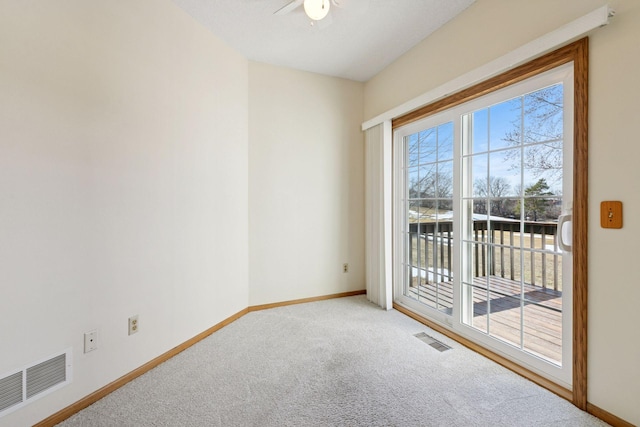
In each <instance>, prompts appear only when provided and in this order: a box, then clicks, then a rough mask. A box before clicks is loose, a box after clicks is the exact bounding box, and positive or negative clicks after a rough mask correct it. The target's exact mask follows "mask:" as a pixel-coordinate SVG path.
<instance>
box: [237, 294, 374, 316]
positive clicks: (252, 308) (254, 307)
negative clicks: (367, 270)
mask: <svg viewBox="0 0 640 427" xmlns="http://www.w3.org/2000/svg"><path fill="white" fill-rule="evenodd" d="M366 293H367V291H366V290H365V289H362V290H359V291H351V292H341V293H339V294H331V295H322V296H319V297H311V298H302V299H294V300H290V301H283V302H274V303H271V304H261V305H252V306H249V311H260V310H268V309H270V308H277V307H284V306H287V305H293V304H304V303H306V302H316V301H324V300H328V299H334V298H344V297H352V296H355V295H363V294H366Z"/></svg>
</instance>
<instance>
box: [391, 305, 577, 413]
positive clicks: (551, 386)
mask: <svg viewBox="0 0 640 427" xmlns="http://www.w3.org/2000/svg"><path fill="white" fill-rule="evenodd" d="M393 308H394V309H396V310H398V311H399V312H400V313H403V314H406V315H407V316H409V317H411V318H412V319H415V320H417V321H418V322H420V323H422V324H423V325H426V326H428V327H430V328H431V329H433V330H435V331H438V332H440V333H441V334H442V335H445V336H447V337H449V338H451V339H452V340H454V341H457V342H459V343H460V344H462V345H463V346H465V347H467V348H469V349H471V350H473V351H475V352H476V353H479V354H481V355H483V356H485V357H486V358H487V359H491V360H493V361H494V362H496V363H498V364H499V365H502V366H504V367H505V368H507V369H509V370H510V371H513V372H515V373H516V374H518V375H520V376H523V377H525V378H527V379H528V380H530V381H533V382H534V383H536V384H538V385H539V386H541V387H544V388H546V389H547V390H549V391H551V392H553V393H555V394H557V395H558V396H560V397H562V398H563V399H567V400H569V401H571V399H572V398H573V394H572V393H571V390H567V389H566V388H564V387H561V386H559V385H558V384H556V383H554V382H553V381H550V380H548V379H547V378H545V377H543V376H541V375H538V374H536V373H535V372H532V371H530V370H528V369H526V368H523V367H522V366H520V365H518V364H516V363H514V362H512V361H511V360H509V359H507V358H505V357H502V356H500V355H499V354H496V353H494V352H492V351H491V350H487V349H486V348H484V347H481V346H479V345H478V344H476V343H474V342H473V341H470V340H468V339H466V338H464V337H462V336H460V335H458V334H456V333H455V332H452V331H450V330H449V329H447V328H444V327H442V326H440V325H438V324H437V323H435V322H433V321H431V320H429V319H426V318H424V317H422V316H420V315H419V314H416V313H414V312H413V311H411V310H409V309H407V308H404V307H402V306H401V305H398V304H393Z"/></svg>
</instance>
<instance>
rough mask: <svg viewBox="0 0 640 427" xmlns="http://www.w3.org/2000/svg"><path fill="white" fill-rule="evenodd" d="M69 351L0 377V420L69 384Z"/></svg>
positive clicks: (70, 366)
mask: <svg viewBox="0 0 640 427" xmlns="http://www.w3.org/2000/svg"><path fill="white" fill-rule="evenodd" d="M71 368H72V365H71V349H68V350H67V351H66V352H64V353H61V354H60V353H58V354H56V355H54V356H52V357H49V358H47V359H45V360H40V361H38V362H37V363H33V364H31V365H29V366H26V367H24V368H23V369H21V370H19V371H18V372H15V371H14V372H12V373H10V374H9V375H4V376H0V417H3V416H4V415H7V414H8V413H10V412H13V411H15V410H17V409H19V408H21V407H23V406H25V405H27V404H29V403H31V402H32V401H34V400H36V399H39V398H40V397H42V396H46V395H47V394H49V393H52V392H54V391H55V390H58V389H59V388H60V387H63V386H65V385H67V384H69V383H70V382H71V371H72V370H71Z"/></svg>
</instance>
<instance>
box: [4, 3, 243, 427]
mask: <svg viewBox="0 0 640 427" xmlns="http://www.w3.org/2000/svg"><path fill="white" fill-rule="evenodd" d="M247 91H248V62H247V60H246V59H244V58H243V57H241V56H240V55H239V54H237V53H235V52H233V51H232V50H231V49H229V48H228V47H226V46H225V45H223V44H222V43H221V42H220V41H219V40H218V39H216V38H214V37H213V36H212V35H211V34H210V33H209V32H207V31H206V30H204V29H203V28H201V27H200V26H199V25H197V24H196V23H195V22H194V21H193V20H192V19H191V18H190V17H188V16H187V15H186V14H185V13H183V12H182V11H181V10H180V9H178V8H177V7H176V6H175V5H173V3H171V2H170V1H168V0H133V1H130V0H110V1H99V2H95V1H93V2H87V1H84V0H64V1H55V2H53V1H47V0H41V1H28V2H27V1H23V0H3V1H2V2H0V94H1V95H0V129H1V136H0V281H1V283H2V285H1V286H2V296H1V297H0V325H1V326H0V375H1V374H3V373H6V372H8V371H11V370H14V369H18V368H21V367H23V366H24V365H26V364H29V363H31V362H35V361H37V360H39V359H42V358H44V357H48V356H50V355H52V354H53V353H55V352H58V351H62V350H64V349H66V348H67V347H73V353H74V358H75V361H74V362H75V363H74V365H75V366H74V381H73V383H72V384H71V385H69V386H67V387H65V388H63V389H61V390H60V391H58V392H56V393H53V394H51V395H49V396H47V397H45V398H43V399H40V400H39V401H37V402H35V403H33V404H31V405H29V406H27V407H25V408H23V409H21V410H19V411H16V412H14V413H12V414H9V415H7V416H5V417H3V418H0V426H25V425H31V424H32V423H34V422H37V421H39V420H41V419H43V418H45V417H47V416H49V415H50V414H52V413H54V412H55V411H57V410H59V409H61V408H63V407H66V406H67V405H70V404H71V403H73V402H75V401H77V400H79V399H80V398H82V397H84V396H86V395H87V394H89V393H91V392H93V391H94V390H96V389H98V388H99V387H102V386H104V385H105V384H107V383H109V382H111V381H113V380H115V379H116V378H118V377H120V376H122V375H123V374H125V373H127V372H129V371H131V370H132V369H134V368H136V367H138V366H140V365H142V364H143V363H145V362H147V361H149V360H151V359H152V358H154V357H156V356H158V355H159V354H162V353H163V352H165V351H167V350H169V349H171V348H172V347H174V346H176V345H178V344H180V343H182V342H184V341H185V340H187V339H189V338H191V337H192V336H194V335H196V334H198V333H199V332H202V331H203V330H205V329H207V328H209V327H211V326H213V325H214V324H216V323H218V322H219V321H221V320H223V319H225V318H227V317H229V316H230V315H232V314H234V313H236V312H238V311H240V310H242V309H244V308H246V307H247V305H248V271H247V261H248V230H247V225H248V169H247V168H248V124H247V120H248V93H247ZM133 314H139V316H140V325H141V330H140V332H139V333H138V334H137V335H134V336H131V337H129V336H127V318H128V317H129V316H131V315H133ZM92 329H97V330H98V334H99V335H98V340H99V343H98V349H97V350H96V351H94V352H92V353H89V354H86V355H85V354H83V352H82V340H83V332H85V331H89V330H92Z"/></svg>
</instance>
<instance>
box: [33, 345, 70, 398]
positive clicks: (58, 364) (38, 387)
mask: <svg viewBox="0 0 640 427" xmlns="http://www.w3.org/2000/svg"><path fill="white" fill-rule="evenodd" d="M66 356H67V355H66V354H64V353H63V354H61V355H59V356H57V357H54V358H53V359H49V360H47V361H44V362H42V363H40V364H38V365H35V366H32V367H30V368H28V369H27V399H31V398H32V397H33V396H35V395H36V394H38V393H41V392H43V391H45V390H47V389H50V388H51V387H54V386H56V385H58V384H60V383H63V382H64V381H65V379H66V371H67V369H66V368H67V361H66V359H67V358H66Z"/></svg>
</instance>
